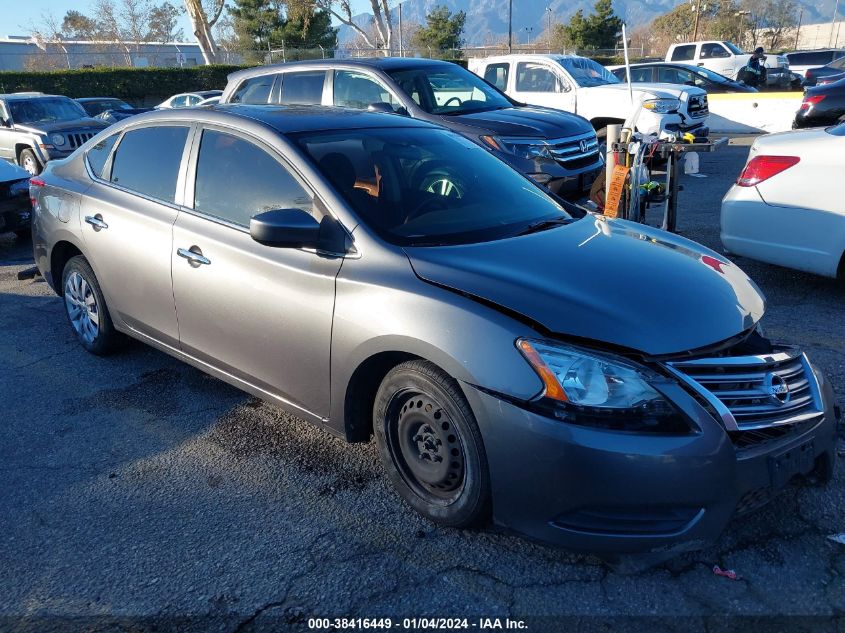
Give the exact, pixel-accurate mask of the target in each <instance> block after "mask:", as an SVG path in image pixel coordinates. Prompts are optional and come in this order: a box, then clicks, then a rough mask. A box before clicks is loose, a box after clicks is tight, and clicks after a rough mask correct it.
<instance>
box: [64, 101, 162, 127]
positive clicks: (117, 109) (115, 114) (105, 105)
mask: <svg viewBox="0 0 845 633" xmlns="http://www.w3.org/2000/svg"><path fill="white" fill-rule="evenodd" d="M76 101H77V102H78V103H79V105H81V106H82V107H83V108H84V109H85V111H86V112H87V113H88V116H91V117H94V118H96V119H99V120H101V121H104V122H105V123H108V124H112V123H117V122H118V121H122V120H123V119H128V118H129V117H131V116H135V115H136V114H141V113H142V112H149V111H150V108H135V107H133V106H131V105H129V104H128V103H126V102H125V101H122V100H120V99H115V98H113V97H83V98H81V99H77V100H76Z"/></svg>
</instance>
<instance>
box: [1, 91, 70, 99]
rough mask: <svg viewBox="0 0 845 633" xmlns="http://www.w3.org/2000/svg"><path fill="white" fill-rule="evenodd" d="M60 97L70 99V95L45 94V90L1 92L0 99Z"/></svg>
mask: <svg viewBox="0 0 845 633" xmlns="http://www.w3.org/2000/svg"><path fill="white" fill-rule="evenodd" d="M55 97H60V98H62V99H70V97H66V96H64V95H48V94H44V93H43V92H11V93H8V94H0V99H6V100H7V101H15V100H23V99H44V98H55Z"/></svg>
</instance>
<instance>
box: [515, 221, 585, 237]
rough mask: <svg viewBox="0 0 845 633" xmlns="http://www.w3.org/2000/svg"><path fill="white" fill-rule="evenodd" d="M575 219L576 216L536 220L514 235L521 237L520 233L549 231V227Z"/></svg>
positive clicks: (528, 233)
mask: <svg viewBox="0 0 845 633" xmlns="http://www.w3.org/2000/svg"><path fill="white" fill-rule="evenodd" d="M573 219H574V218H554V219H551V220H549V219H546V220H539V221H537V222H534V223H533V224H529V225H528V226H527V227H525V228H524V229H522V230H521V231H520V232H519V233H516V234H515V235H514V237H519V236H520V235H530V234H531V233H539V232H540V231H547V230H548V229H553V228H554V227H556V226H563V225H564V224H569V223H570V222H572V221H573Z"/></svg>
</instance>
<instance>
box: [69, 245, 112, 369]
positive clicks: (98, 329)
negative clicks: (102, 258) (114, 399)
mask: <svg viewBox="0 0 845 633" xmlns="http://www.w3.org/2000/svg"><path fill="white" fill-rule="evenodd" d="M62 295H63V297H64V304H65V314H67V318H68V321H69V322H70V326H71V328H73V332H74V334H76V339H77V340H78V341H79V343H80V345H82V347H84V348H85V349H86V350H88V351H89V352H91V353H92V354H96V355H97V356H103V355H105V354H109V353H111V352H113V351H115V350H116V349H117V348H119V347H120V346H121V345H122V344H123V343H124V342H125V340H126V337H125V336H124V335H123V334H121V333H120V332H118V331H117V330H115V329H114V324H113V323H112V320H111V317H110V316H109V310H108V306H106V300H105V298H104V297H103V292H102V290H100V284H99V283H98V282H97V277H96V276H95V275H94V271H93V270H92V269H91V266H90V264H88V260H86V259H85V257H83V256H82V255H77V256H75V257H71V258H70V259H69V260H68V262H67V264H65V268H64V270H63V271H62Z"/></svg>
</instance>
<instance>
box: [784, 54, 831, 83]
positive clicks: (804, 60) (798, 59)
mask: <svg viewBox="0 0 845 633" xmlns="http://www.w3.org/2000/svg"><path fill="white" fill-rule="evenodd" d="M841 57H845V50H843V49H841V48H822V49H819V50H815V51H795V52H794V53H786V59H787V60H789V69H790V70H791V71H792V72H795V73H798V74H799V75H801V77H802V78H803V77H804V75H805V73H806V72H807V71H808V70H809V69H810V68H818V67H820V66H826V65H828V64H829V63H830V62H832V61H835V60H837V59H839V58H841Z"/></svg>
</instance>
